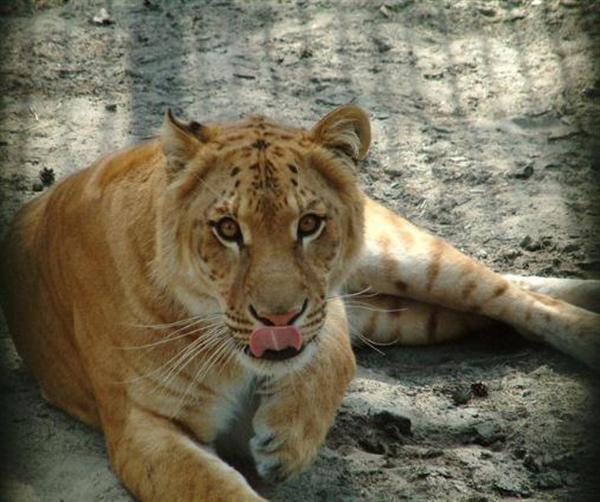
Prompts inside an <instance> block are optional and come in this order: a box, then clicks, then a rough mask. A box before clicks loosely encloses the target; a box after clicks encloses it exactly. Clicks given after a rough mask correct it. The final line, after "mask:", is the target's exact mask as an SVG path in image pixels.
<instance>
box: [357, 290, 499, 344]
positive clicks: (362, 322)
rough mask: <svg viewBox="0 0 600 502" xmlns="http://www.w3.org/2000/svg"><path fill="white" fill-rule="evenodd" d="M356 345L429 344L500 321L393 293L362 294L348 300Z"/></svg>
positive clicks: (448, 339)
mask: <svg viewBox="0 0 600 502" xmlns="http://www.w3.org/2000/svg"><path fill="white" fill-rule="evenodd" d="M346 311H347V315H348V324H349V325H350V333H351V336H352V341H353V343H354V344H355V345H361V344H364V345H374V346H378V345H430V344H435V343H442V342H447V341H451V340H455V339H457V338H460V337H462V336H464V335H466V334H468V333H473V332H475V331H478V330H480V329H484V328H487V327H490V326H491V325H493V324H497V323H496V322H495V321H493V320H492V319H490V318H488V317H484V316H480V315H477V314H469V313H466V312H460V311H458V310H452V309H448V308H444V307H441V306H439V305H430V304H427V303H423V302H419V301H416V300H411V299H408V298H400V297H398V296H392V295H368V294H366V295H359V296H353V297H350V298H348V299H347V300H346Z"/></svg>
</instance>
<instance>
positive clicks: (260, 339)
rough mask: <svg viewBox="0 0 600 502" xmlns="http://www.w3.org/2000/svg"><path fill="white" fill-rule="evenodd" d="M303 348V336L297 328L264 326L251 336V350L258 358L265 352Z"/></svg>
mask: <svg viewBox="0 0 600 502" xmlns="http://www.w3.org/2000/svg"><path fill="white" fill-rule="evenodd" d="M288 347H294V348H295V349H296V350H300V349H301V348H302V335H301V334H300V330H299V329H298V328H297V327H296V326H262V327H260V328H256V329H255V330H254V331H253V332H252V334H251V335H250V350H251V352H252V354H254V355H255V356H256V357H262V355H263V354H264V353H265V350H275V351H278V350H283V349H287V348H288Z"/></svg>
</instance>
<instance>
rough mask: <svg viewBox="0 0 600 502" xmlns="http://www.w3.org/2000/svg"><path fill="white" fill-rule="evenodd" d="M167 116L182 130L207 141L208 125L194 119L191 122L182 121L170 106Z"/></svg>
mask: <svg viewBox="0 0 600 502" xmlns="http://www.w3.org/2000/svg"><path fill="white" fill-rule="evenodd" d="M167 117H168V119H169V120H170V121H171V123H172V124H173V125H174V126H175V127H177V128H178V129H179V130H180V131H182V132H184V133H186V134H189V135H190V136H193V137H195V138H196V139H198V140H199V141H205V140H206V139H207V138H206V132H207V131H206V127H205V126H203V125H202V124H200V123H199V122H196V121H195V120H192V121H191V122H189V123H187V124H186V123H185V122H182V121H180V120H179V119H177V118H175V115H173V111H172V110H171V109H170V108H168V109H167Z"/></svg>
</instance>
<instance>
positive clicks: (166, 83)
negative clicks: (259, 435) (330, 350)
mask: <svg viewBox="0 0 600 502" xmlns="http://www.w3.org/2000/svg"><path fill="white" fill-rule="evenodd" d="M101 7H106V8H107V10H108V12H109V14H110V16H111V21H112V22H111V23H109V24H104V25H103V24H94V23H93V22H92V21H91V19H92V18H93V17H94V16H97V15H98V13H99V11H100V8H101ZM0 14H1V17H0V29H1V34H2V36H1V38H0V54H1V56H0V72H1V75H2V80H1V82H0V100H1V101H0V190H1V195H0V233H3V232H4V231H5V229H6V225H7V224H8V221H9V220H10V218H11V216H12V215H13V214H14V212H15V210H16V209H17V208H18V207H19V206H20V205H21V204H22V203H23V202H24V201H26V200H28V199H30V198H31V197H33V196H35V195H36V192H37V191H41V190H44V189H45V188H44V185H43V183H42V182H41V180H40V171H41V170H43V169H50V170H52V171H53V172H54V173H55V175H56V178H57V179H60V178H62V177H64V176H66V175H67V174H69V173H72V172H74V171H76V170H78V169H81V168H82V167H84V166H86V165H87V164H88V163H90V162H91V161H92V160H94V159H95V158H96V157H98V156H99V155H101V154H103V153H106V152H110V151H111V150H114V149H116V148H118V147H121V146H124V145H128V144H131V143H134V142H136V141H139V140H140V139H142V138H146V137H148V136H152V135H153V134H155V133H156V131H157V129H158V127H159V126H160V123H161V120H162V116H163V113H164V110H165V109H166V108H167V107H169V106H170V107H173V108H174V109H175V110H176V111H177V112H178V113H180V114H181V115H184V116H187V117H188V118H194V119H199V120H202V119H203V118H219V117H238V116H240V115H246V114H252V113H260V114H265V115H269V116H274V117H277V118H280V119H283V120H288V121H291V122H294V123H300V124H303V125H306V126H310V125H311V124H312V123H313V122H314V121H315V120H317V118H318V117H320V116H321V115H323V114H324V113H326V112H327V111H329V110H331V109H332V108H333V107H334V106H336V105H339V104H342V103H347V102H351V101H356V102H357V103H359V104H361V105H362V106H364V107H365V108H367V109H368V110H369V111H370V113H371V117H372V120H373V128H374V141H375V144H374V146H373V149H372V152H371V154H370V156H369V158H368V159H367V161H366V162H365V163H364V165H363V168H362V178H363V181H364V186H365V188H366V190H367V191H368V192H369V193H371V194H372V195H373V196H375V197H376V198H378V199H380V200H382V201H384V202H385V203H386V204H388V205H389V206H391V207H392V208H394V209H396V210H398V211H400V212H402V213H403V214H405V215H406V216H408V217H409V218H410V219H411V220H412V221H414V222H416V223H418V224H419V225H421V226H423V227H426V228H428V229H430V230H431V231H432V232H435V233H437V234H439V235H442V236H444V237H446V238H448V239H449V240H450V241H452V242H453V243H454V244H456V245H457V246H458V247H459V248H461V249H463V250H464V251H466V252H468V253H470V254H472V255H474V256H476V257H477V258H479V259H480V260H482V261H484V262H485V263H487V264H488V265H490V266H492V267H493V268H495V269H497V270H499V271H515V272H520V273H535V274H541V275H557V276H577V277H598V276H600V246H599V245H598V244H599V243H598V239H597V237H596V235H597V231H598V228H599V226H598V223H599V220H600V194H599V191H598V182H599V178H600V165H599V163H598V155H597V153H598V147H599V139H600V138H599V131H600V113H599V105H600V73H599V70H598V64H599V58H598V56H599V54H598V50H597V49H598V47H599V42H600V31H599V30H600V3H599V2H594V1H578V0H561V1H558V0H548V1H543V0H512V1H505V2H501V1H493V0H492V1H485V2H484V1H466V0H461V1H451V0H440V1H424V2H418V1H412V0H389V1H386V2H385V3H382V2H380V1H366V0H363V1H358V0H349V1H343V2H341V1H340V2H327V1H296V2H286V1H275V0H272V1H265V2H243V1H241V0H238V1H217V0H212V1H200V0H196V1H192V0H190V1H170V2H167V1H164V2H159V0H151V1H145V2H144V1H142V0H137V1H125V0H114V1H112V2H111V1H110V0H107V1H104V2H102V1H87V0H85V1H84V0H81V1H65V2H60V1H59V2H57V1H56V0H46V1H41V0H38V1H37V2H36V3H35V4H30V3H28V2H27V1H26V0H21V1H20V2H19V1H13V2H2V3H0ZM49 178H50V176H46V178H45V179H46V181H49ZM65 252H68V249H65ZM0 326H1V327H0V342H1V344H2V349H3V364H2V384H1V387H0V391H1V396H2V403H1V406H2V408H1V409H2V412H3V415H4V416H3V419H4V423H3V431H4V433H5V436H4V442H3V446H2V464H3V467H4V470H3V471H4V472H3V486H4V491H3V495H2V497H1V498H2V500H3V501H4V500H6V501H11V502H16V501H19V502H21V501H64V502H80V501H102V502H124V501H129V500H131V499H130V496H129V495H128V494H127V492H126V491H125V490H124V489H123V488H122V487H121V485H120V484H119V482H118V481H117V480H116V478H115V477H114V476H113V475H112V473H111V472H110V469H109V466H108V463H107V460H106V455H105V449H104V445H103V441H102V437H101V435H100V433H98V432H96V431H93V430H90V429H88V428H86V427H85V426H83V425H81V424H80V423H78V422H76V421H75V420H73V419H71V418H70V417H67V416H65V415H64V414H63V413H62V412H60V411H58V410H56V409H53V408H51V407H49V406H48V405H47V404H45V403H44V401H43V400H42V399H41V397H40V395H39V392H38V390H37V387H36V385H35V382H33V381H32V379H31V377H30V376H29V375H28V373H27V371H26V369H24V368H23V367H22V364H21V363H20V361H19V359H18V357H17V356H16V355H15V353H14V349H13V348H12V344H11V342H10V340H9V338H8V333H7V332H6V328H5V326H4V324H3V323H0ZM359 362H360V369H359V374H358V376H357V378H356V380H355V381H354V383H353V385H352V387H351V388H350V390H349V391H348V394H347V397H346V399H345V401H344V404H343V407H342V409H341V412H340V415H339V417H338V420H337V422H336V424H335V426H334V428H333V430H332V431H331V433H330V435H329V436H328V440H327V444H326V446H325V447H324V448H323V449H322V451H321V454H320V456H319V458H318V460H317V462H316V464H315V465H314V466H313V467H312V468H310V469H309V470H308V471H307V472H306V473H305V474H303V475H301V476H299V477H298V478H296V479H294V480H291V481H289V482H287V483H285V484H283V485H281V486H279V487H276V488H274V489H272V490H271V491H270V496H271V497H272V499H273V500H279V501H289V500H294V501H297V500H301V501H317V500H328V501H329V500H344V501H354V500H369V501H385V500H390V501H391V500H403V499H406V500H448V501H450V500H452V501H454V500H469V501H472V502H475V501H487V500H490V501H491V500H500V499H503V500H505V499H506V500H512V499H517V498H529V499H530V500H575V499H577V498H579V497H581V498H582V499H589V500H598V495H597V493H598V491H596V490H595V487H594V486H593V482H595V481H596V478H597V475H598V462H597V460H598V458H597V446H598V444H597V439H596V438H597V437H598V432H599V429H600V427H599V422H598V418H597V414H596V413H595V405H596V404H597V401H596V398H597V396H596V394H595V392H596V389H597V387H598V379H597V378H596V377H594V376H593V375H591V374H590V373H589V372H588V371H587V370H585V369H583V368H582V367H580V366H579V365H577V364H575V363H572V362H571V361H570V360H568V359H567V358H566V357H563V356H562V355H560V354H557V353H555V352H553V351H552V350H549V349H544V348H540V347H537V346H532V345H528V344H526V343H524V342H522V341H521V340H520V339H519V338H518V337H517V336H515V335H514V334H511V333H510V332H509V331H508V330H507V329H499V330H498V331H497V332H495V333H486V334H482V335H480V336H477V337H474V338H473V339H470V340H467V341H465V342H464V343H461V344H457V345H452V346H444V347H434V348H411V349H406V348H396V349H388V350H386V351H385V355H381V354H378V353H375V352H372V351H363V352H361V353H360V354H359ZM477 383H482V384H483V385H482V386H479V387H477V386H476V387H475V391H480V392H479V393H482V392H481V391H482V390H486V389H487V396H481V397H478V396H476V395H474V394H476V393H477V392H475V393H472V392H471V390H470V389H471V385H472V384H477ZM483 393H485V392H483ZM407 419H408V420H409V421H410V422H409V421H408V420H407Z"/></svg>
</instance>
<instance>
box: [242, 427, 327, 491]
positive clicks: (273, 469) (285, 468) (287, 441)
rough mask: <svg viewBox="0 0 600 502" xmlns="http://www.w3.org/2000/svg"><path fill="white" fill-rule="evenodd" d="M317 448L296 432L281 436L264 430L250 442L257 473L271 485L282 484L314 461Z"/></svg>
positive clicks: (280, 433) (290, 431) (257, 433)
mask: <svg viewBox="0 0 600 502" xmlns="http://www.w3.org/2000/svg"><path fill="white" fill-rule="evenodd" d="M317 447H318V445H313V444H310V441H309V439H307V438H301V437H298V436H297V435H296V434H294V431H292V430H287V431H280V432H278V433H277V432H275V431H274V430H272V429H269V428H261V429H260V430H257V431H256V434H255V435H254V437H253V438H252V439H251V440H250V451H251V452H252V456H253V457H254V461H255V462H256V470H257V472H258V474H259V476H260V477H261V478H262V479H264V480H265V481H268V482H271V483H280V482H281V481H284V480H286V479H287V478H289V477H290V476H293V475H294V474H297V473H299V472H301V471H302V470H304V469H305V468H306V467H307V466H308V465H309V464H310V463H311V462H312V461H313V460H314V457H315V456H316V452H317Z"/></svg>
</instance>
